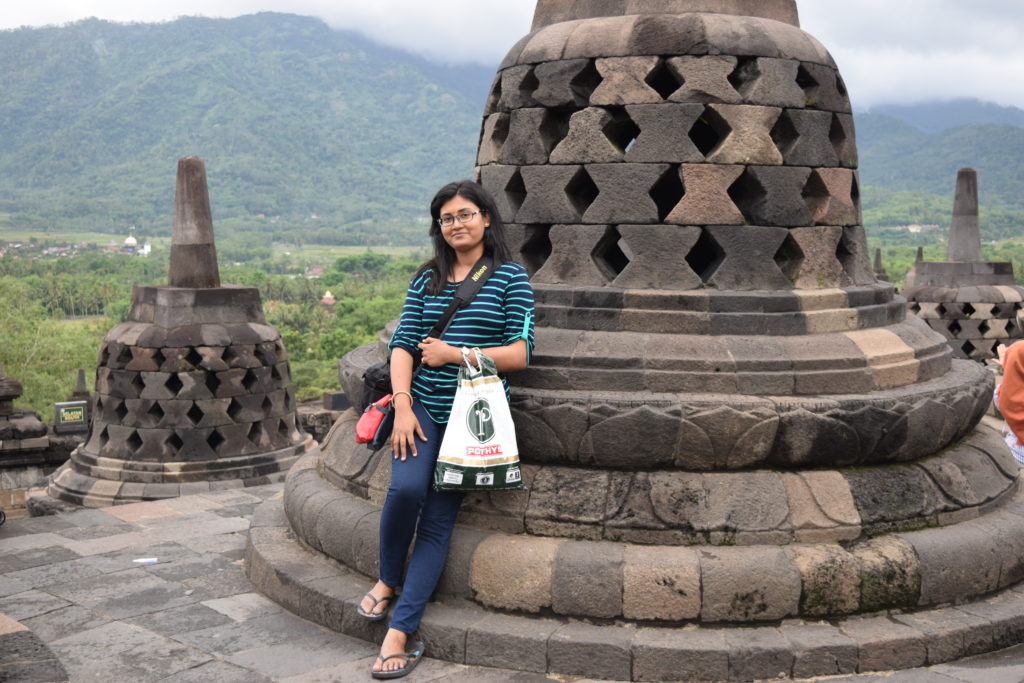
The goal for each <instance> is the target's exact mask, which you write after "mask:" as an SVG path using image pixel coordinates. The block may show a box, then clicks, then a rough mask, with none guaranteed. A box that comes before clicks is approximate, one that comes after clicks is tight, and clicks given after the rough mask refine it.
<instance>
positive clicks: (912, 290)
mask: <svg viewBox="0 0 1024 683" xmlns="http://www.w3.org/2000/svg"><path fill="white" fill-rule="evenodd" d="M903 294H904V296H906V297H907V306H908V309H909V310H910V312H911V313H913V314H914V315H916V316H917V317H919V318H921V319H922V320H924V321H925V322H926V323H928V325H929V327H931V328H932V329H933V330H935V331H936V332H938V333H939V334H941V335H942V336H944V337H946V339H947V340H948V341H949V346H950V348H952V349H953V355H954V356H956V357H957V358H970V359H973V360H977V361H982V362H984V361H986V360H989V359H990V358H995V357H996V347H997V346H999V345H1000V344H1010V343H1012V342H1013V341H1014V340H1017V339H1020V338H1021V337H1022V336H1024V332H1022V331H1021V326H1020V321H1019V318H1018V316H1019V314H1020V311H1021V308H1022V306H1024V303H1021V302H1022V301H1024V288H1021V287H1018V286H1017V282H1016V280H1015V279H1014V276H1013V264H1012V263H1010V262H1008V261H983V260H982V259H981V226H980V222H979V220H978V174H977V173H976V172H975V170H974V169H973V168H962V169H960V172H959V173H957V176H956V195H955V198H954V201H953V220H952V223H951V225H950V228H949V245H948V247H947V257H946V260H945V261H925V260H923V258H921V257H920V254H919V256H918V259H917V262H916V263H914V267H913V268H911V269H910V271H909V272H908V273H907V281H906V285H905V287H904V291H903Z"/></svg>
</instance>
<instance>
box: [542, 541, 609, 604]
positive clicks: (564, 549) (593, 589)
mask: <svg viewBox="0 0 1024 683" xmlns="http://www.w3.org/2000/svg"><path fill="white" fill-rule="evenodd" d="M623 550H624V546H622V545H620V544H617V543H580V542H573V541H569V542H566V543H564V544H562V545H561V547H560V548H559V549H558V555H557V556H556V557H555V566H554V578H553V580H552V587H551V592H552V604H551V607H552V609H553V610H554V611H555V612H556V613H558V614H567V615H572V616H589V617H605V618H611V617H617V616H621V615H622V590H623Z"/></svg>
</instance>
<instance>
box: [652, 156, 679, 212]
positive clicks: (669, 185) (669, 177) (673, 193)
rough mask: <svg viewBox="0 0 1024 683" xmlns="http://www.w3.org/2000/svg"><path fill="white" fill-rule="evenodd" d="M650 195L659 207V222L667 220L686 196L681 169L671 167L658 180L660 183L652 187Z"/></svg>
mask: <svg viewBox="0 0 1024 683" xmlns="http://www.w3.org/2000/svg"><path fill="white" fill-rule="evenodd" d="M648 194H649V195H650V197H651V199H653V200H654V204H655V205H656V206H657V207H658V220H659V221H663V220H665V218H666V217H667V216H668V215H669V214H670V213H672V209H674V208H676V206H678V205H679V202H680V201H682V199H683V196H684V195H685V194H686V190H685V188H684V187H683V180H682V176H681V174H680V173H679V167H678V166H669V168H668V170H667V171H665V172H664V173H662V174H661V177H660V178H658V182H656V183H654V185H653V186H652V187H651V191H650V192H649V193H648Z"/></svg>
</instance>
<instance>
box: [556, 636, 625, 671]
mask: <svg viewBox="0 0 1024 683" xmlns="http://www.w3.org/2000/svg"><path fill="white" fill-rule="evenodd" d="M632 641H633V634H632V633H629V632H628V631H625V630H611V629H605V628H601V627H599V626H589V625H585V624H568V625H565V626H563V627H562V628H560V629H558V630H557V631H555V632H554V633H552V634H551V637H550V638H549V639H548V667H549V669H550V670H551V671H559V672H564V673H566V674H570V675H572V674H579V675H586V676H593V677H595V678H610V679H613V680H615V679H618V680H625V679H628V678H631V677H632V654H631V646H632Z"/></svg>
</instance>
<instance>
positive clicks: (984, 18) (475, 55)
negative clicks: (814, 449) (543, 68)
mask: <svg viewBox="0 0 1024 683" xmlns="http://www.w3.org/2000/svg"><path fill="white" fill-rule="evenodd" d="M5 5H6V6H5V7H4V10H3V12H0V28H14V27H18V26H41V25H46V24H61V23H65V22H69V21H75V20H78V19H83V18H86V17H91V16H95V17H99V18H101V19H109V20H112V21H165V20H169V19H173V18H175V17H177V16H181V15H189V14H201V15H205V16H216V17H233V16H238V15H240V14H249V13H252V12H259V11H264V10H272V11H279V12H293V13H296V14H306V15H312V16H317V17H320V18H322V19H323V20H325V21H326V22H327V23H328V24H330V25H331V26H333V27H336V28H354V29H359V30H361V31H363V32H365V33H367V34H369V35H370V36H372V37H374V38H375V39H377V40H378V41H380V42H383V43H387V44H390V45H396V46H400V47H404V48H406V49H409V50H411V51H414V52H418V53H420V54H423V55H425V56H428V57H430V58H435V59H440V60H443V61H448V62H465V61H474V62H478V63H482V64H487V65H491V64H496V63H497V62H498V61H499V60H500V59H501V57H502V56H503V54H504V52H505V50H507V49H508V48H509V47H510V46H511V45H512V44H513V43H514V42H515V41H516V40H517V39H518V38H519V37H521V36H523V35H525V34H526V33H528V32H529V27H530V21H531V19H532V16H533V7H534V5H535V3H534V2H533V0H147V1H146V2H139V1H138V0H32V1H31V2H10V1H9V2H7V3H5ZM798 6H799V8H800V15H801V21H802V24H803V28H804V29H805V30H806V31H808V32H810V33H811V34H813V35H814V36H816V37H817V38H819V39H820V40H821V41H822V42H823V43H824V44H825V45H826V46H827V47H828V48H829V49H830V50H831V51H832V54H833V56H834V57H835V58H836V61H837V62H838V63H839V67H840V69H841V70H842V72H843V77H844V79H845V80H846V82H847V85H848V86H849V89H850V95H851V97H852V98H853V101H854V106H856V107H857V108H861V109H862V108H869V107H870V106H872V105H874V104H879V103H887V102H919V101H923V100H931V99H951V98H955V97H977V98H980V99H985V100H989V101H993V102H997V103H999V104H1012V105H1015V106H1018V107H1022V108H1024V78H1021V77H1020V74H1022V73H1024V0H970V1H969V2H968V1H967V0H798Z"/></svg>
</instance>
